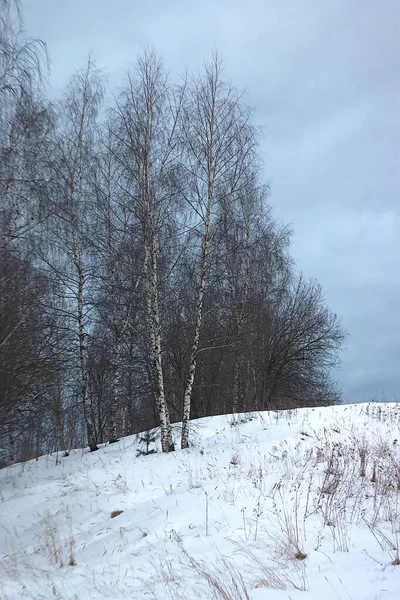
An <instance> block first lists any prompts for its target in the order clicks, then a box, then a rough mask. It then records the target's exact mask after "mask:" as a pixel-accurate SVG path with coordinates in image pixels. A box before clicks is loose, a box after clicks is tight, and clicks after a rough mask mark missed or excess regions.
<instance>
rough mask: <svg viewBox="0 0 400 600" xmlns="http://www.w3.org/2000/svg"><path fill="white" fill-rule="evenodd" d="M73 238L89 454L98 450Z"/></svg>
mask: <svg viewBox="0 0 400 600" xmlns="http://www.w3.org/2000/svg"><path fill="white" fill-rule="evenodd" d="M73 238H74V263H75V267H76V270H77V272H78V303H77V307H78V332H79V358H80V368H81V378H82V401H83V414H84V417H85V423H86V430H87V439H88V445H89V448H90V451H91V452H94V451H95V450H98V447H97V444H96V435H95V431H94V424H93V418H92V406H91V402H90V398H89V388H88V369H87V357H86V335H85V323H84V314H83V287H84V283H85V278H84V274H83V269H82V265H81V262H80V256H79V249H78V242H77V239H76V233H75V231H74V232H73Z"/></svg>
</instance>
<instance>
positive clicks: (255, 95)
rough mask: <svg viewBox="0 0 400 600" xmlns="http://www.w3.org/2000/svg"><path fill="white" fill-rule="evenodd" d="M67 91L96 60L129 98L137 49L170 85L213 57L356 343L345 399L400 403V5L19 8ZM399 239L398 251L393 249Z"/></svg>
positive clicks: (309, 271)
mask: <svg viewBox="0 0 400 600" xmlns="http://www.w3.org/2000/svg"><path fill="white" fill-rule="evenodd" d="M22 1H23V5H24V9H25V26H26V30H27V32H28V33H29V35H30V36H33V37H40V38H42V39H43V40H44V41H46V42H47V44H48V49H49V52H50V56H51V60H52V79H51V81H52V87H53V90H60V89H61V88H62V86H63V85H64V84H65V83H66V82H67V80H68V77H69V75H70V74H71V72H72V71H73V70H74V69H75V68H76V67H77V66H79V65H81V64H82V63H83V62H84V60H85V57H86V56H87V54H88V52H89V51H91V50H92V51H93V55H94V57H95V59H97V64H98V66H99V67H101V68H103V69H104V70H105V72H106V74H107V75H108V78H109V81H110V84H111V85H112V86H117V87H118V86H120V85H121V84H122V80H123V77H124V73H125V71H126V69H127V66H128V64H129V63H132V62H134V61H135V57H136V56H137V53H138V51H139V50H140V48H141V47H146V46H151V47H154V48H155V49H156V50H158V51H159V53H160V54H161V55H162V56H163V57H164V59H165V64H166V66H167V67H170V68H171V72H172V73H173V74H179V73H182V72H183V70H184V68H185V67H187V68H188V70H190V71H193V70H197V68H198V67H200V66H201V65H202V63H203V61H204V59H205V58H207V57H208V56H209V53H210V51H211V50H212V49H213V48H215V47H216V48H218V49H219V50H221V52H222V53H223V56H224V59H225V64H226V74H227V76H228V77H229V78H230V79H232V81H233V83H234V84H235V85H237V86H239V87H245V88H246V99H247V102H248V103H249V104H250V105H251V106H253V107H254V108H255V119H256V121H257V123H258V124H261V125H263V126H264V131H265V136H264V141H263V143H262V153H263V157H264V162H265V176H266V179H267V181H268V182H269V183H270V185H271V204H272V205H273V207H274V210H275V215H276V216H277V217H279V218H280V219H281V220H282V221H283V222H284V223H288V224H290V225H291V226H292V227H293V229H294V232H295V235H294V238H293V246H292V254H293V256H294V258H295V259H296V262H297V266H298V268H299V269H301V270H302V271H303V272H304V273H305V275H306V276H308V277H316V278H317V279H318V280H319V281H320V282H321V284H322V285H323V287H324V289H325V292H326V299H327V303H328V304H329V306H330V307H331V308H332V309H333V310H334V311H336V312H337V313H339V314H340V315H342V317H343V324H344V326H345V327H346V329H347V330H348V331H349V334H350V336H349V338H348V341H347V343H346V345H345V349H344V352H343V355H342V357H343V363H342V366H341V368H340V370H339V371H338V372H337V378H338V380H339V383H340V385H341V387H342V390H343V394H344V397H345V399H346V400H347V401H360V400H366V399H371V398H372V397H373V396H375V397H378V398H381V397H382V393H385V396H386V398H387V399H388V400H393V399H398V400H399V399H400V252H399V241H398V240H399V239H400V194H399V192H400V184H399V179H400V151H399V149H400V0H247V1H246V2H245V1H244V0H241V1H238V0H196V1H195V0H180V1H175V0H140V1H139V0H112V1H110V0H68V1H66V0H22ZM395 236H397V240H396V239H395Z"/></svg>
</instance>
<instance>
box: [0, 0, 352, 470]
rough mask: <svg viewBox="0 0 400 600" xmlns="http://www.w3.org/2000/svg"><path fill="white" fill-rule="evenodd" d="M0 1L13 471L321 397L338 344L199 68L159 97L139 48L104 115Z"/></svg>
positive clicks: (212, 85)
mask: <svg viewBox="0 0 400 600" xmlns="http://www.w3.org/2000/svg"><path fill="white" fill-rule="evenodd" d="M16 8H17V9H18V4H17V5H15V4H14V5H11V4H10V2H9V1H8V0H2V1H1V2H0V11H1V19H0V448H1V449H2V454H3V460H4V461H6V462H8V461H14V460H19V459H24V458H28V457H31V456H34V455H35V454H40V453H42V452H51V451H53V450H55V449H68V448H71V447H76V446H80V445H84V444H85V443H87V444H88V445H89V447H90V449H91V450H95V449H96V448H97V444H99V443H102V442H106V441H109V442H114V441H116V440H117V439H118V438H119V437H120V436H123V435H128V434H131V433H134V432H137V431H141V430H145V429H149V428H151V427H155V426H159V427H160V431H161V445H162V449H163V451H171V450H173V449H174V445H173V440H172V435H171V423H173V422H175V421H182V440H181V445H182V447H187V446H188V444H189V441H190V436H189V421H190V419H191V418H196V417H201V416H205V415H213V414H220V413H236V412H241V411H250V410H268V409H276V408H289V407H297V406H314V405H315V406H316V405H323V404H331V403H335V402H338V401H339V394H338V392H337V390H336V389H335V386H334V383H333V381H332V380H331V378H330V374H329V373H330V368H331V367H332V366H333V365H335V364H336V362H337V359H338V351H339V349H340V345H341V343H342V341H343V337H344V333H343V330H342V328H341V325H340V322H339V320H338V318H337V316H336V315H335V314H333V313H332V312H331V311H330V310H329V309H328V308H327V307H326V305H325V301H324V297H323V293H322V290H321V288H320V286H319V284H318V283H316V282H315V281H306V280H305V279H304V278H303V277H302V276H299V275H298V274H297V273H296V271H295V270H294V268H293V265H292V261H291V258H290V254H289V243H290V232H289V231H288V229H287V228H286V227H283V226H282V225H281V224H280V223H279V222H278V221H277V220H275V219H274V218H273V216H272V214H271V209H270V207H269V205H268V188H267V186H266V185H265V184H263V182H262V176H261V159H260V150H259V146H258V141H259V132H258V131H257V128H256V127H255V126H254V124H253V123H252V120H251V111H250V110H249V108H248V107H247V106H246V104H245V103H244V101H243V98H242V95H241V94H240V92H239V91H238V90H237V89H236V88H235V87H233V86H232V85H231V84H230V83H229V82H227V81H226V80H225V79H224V76H223V72H222V65H221V61H220V58H219V56H218V55H213V56H212V58H211V60H210V61H209V62H208V63H207V64H206V65H205V66H204V68H203V71H202V72H201V73H200V74H198V75H196V76H189V75H188V76H187V77H186V78H185V79H183V80H182V81H180V83H179V84H176V83H174V82H171V81H170V80H169V77H168V76H167V73H166V71H165V69H164V67H163V64H162V61H161V59H160V58H159V57H158V56H157V55H156V54H155V53H153V52H144V53H143V54H142V55H141V56H140V57H139V58H138V60H137V62H136V66H135V68H133V69H132V70H130V71H129V72H128V74H127V78H126V82H125V86H124V88H123V90H122V91H121V92H120V93H119V94H115V98H116V99H115V100H114V101H113V102H112V103H111V106H105V103H104V96H105V88H104V78H103V76H102V74H101V73H100V72H99V71H98V70H97V69H96V67H95V65H94V64H93V63H92V61H91V60H88V61H87V64H86V65H85V67H84V68H83V69H80V70H78V71H77V72H76V73H75V74H74V75H73V77H72V78H71V81H70V84H69V86H68V87H67V89H66V91H65V93H64V95H63V97H62V99H61V100H60V101H58V102H51V101H49V100H48V99H47V98H46V94H45V85H44V82H45V80H46V59H47V57H46V52H45V47H44V46H43V44H42V43H41V42H38V41H27V40H26V39H24V36H23V34H22V32H21V31H20V28H19V24H20V17H21V15H20V13H19V12H18V10H17V11H16V10H15V9H16Z"/></svg>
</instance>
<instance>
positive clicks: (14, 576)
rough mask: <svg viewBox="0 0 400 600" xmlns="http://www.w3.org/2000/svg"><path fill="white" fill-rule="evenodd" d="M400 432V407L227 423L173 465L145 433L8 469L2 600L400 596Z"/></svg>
mask: <svg viewBox="0 0 400 600" xmlns="http://www.w3.org/2000/svg"><path fill="white" fill-rule="evenodd" d="M399 425H400V404H370V405H367V404H358V405H351V406H349V405H347V406H339V407H329V408H320V409H319V408H317V409H301V410H297V411H283V412H279V413H277V412H271V413H259V414H252V415H241V416H238V417H237V419H236V421H233V419H232V417H229V416H223V417H212V418H205V419H200V420H199V421H196V422H195V423H194V428H193V434H192V441H193V445H192V447H191V448H190V449H189V450H184V451H181V450H179V451H176V452H174V453H172V454H169V455H163V454H161V453H157V454H149V455H147V456H139V457H137V456H136V454H137V450H138V448H139V447H141V448H143V447H144V445H143V443H139V442H138V438H137V437H136V436H132V437H129V438H125V439H122V440H121V441H120V442H118V443H117V444H114V445H111V446H109V445H106V446H104V447H101V449H100V450H99V451H98V452H95V453H93V454H91V453H89V452H87V451H86V450H84V451H80V450H75V451H73V452H71V454H70V456H68V457H63V456H62V454H59V455H58V456H57V455H55V454H54V455H52V456H43V457H42V458H40V459H39V460H38V461H30V462H28V463H25V464H18V465H14V466H12V467H9V468H6V469H3V470H1V471H0V526H1V527H0V560H1V567H0V568H1V571H0V598H1V600H17V599H20V598H27V599H34V600H40V599H50V598H52V599H59V600H73V599H77V600H97V599H113V600H120V599H121V600H123V599H126V598H129V599H131V600H142V599H143V600H144V599H154V600H156V599H157V600H163V599H168V600H179V599H185V600H192V599H193V600H195V599H197V598H200V599H212V598H215V599H222V600H242V599H243V600H245V599H252V600H262V599H270V600H275V599H276V600H283V599H292V600H298V599H300V598H304V600H311V599H312V600H331V599H332V600H337V599H340V600H342V599H343V600H348V599H351V600H378V599H379V600H381V599H382V600H383V599H385V600H386V599H387V600H393V599H396V598H398V599H400V565H398V564H396V563H399V562H400V561H399V542H400V433H399ZM176 434H177V437H178V436H179V430H178V429H177V430H176ZM114 511H122V512H121V513H120V514H118V515H117V516H112V514H113V513H114V514H115V512H114Z"/></svg>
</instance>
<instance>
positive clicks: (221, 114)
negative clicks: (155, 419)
mask: <svg viewBox="0 0 400 600" xmlns="http://www.w3.org/2000/svg"><path fill="white" fill-rule="evenodd" d="M184 143H185V148H186V165H185V167H186V171H187V175H188V179H189V184H188V192H187V194H186V201H187V203H188V204H189V206H190V208H191V209H192V211H193V220H197V221H198V227H197V230H198V235H199V238H200V240H201V242H200V244H201V249H200V257H199V262H198V284H197V300H196V308H195V315H194V323H193V338H192V339H193V341H192V346H191V352H190V357H189V370H188V375H187V381H186V386H185V391H184V398H183V413H182V437H181V447H182V448H187V447H188V445H189V419H190V405H191V398H192V391H193V384H194V380H195V374H196V364H197V355H198V351H199V342H200V333H201V327H202V322H203V308H204V295H205V290H206V284H207V274H208V269H209V264H210V256H211V252H212V240H213V235H214V233H215V229H216V227H217V224H218V223H219V220H220V216H221V203H222V202H223V201H229V198H230V197H231V196H232V195H233V194H235V193H236V192H237V191H238V190H240V189H241V188H242V187H243V186H244V185H245V184H246V181H247V178H248V169H247V167H248V165H249V162H250V161H251V158H252V156H253V150H254V144H255V132H254V130H253V129H252V127H251V126H250V124H249V110H248V108H247V107H246V106H245V105H244V104H243V103H242V101H241V97H240V94H239V93H238V92H237V91H236V90H235V89H234V88H233V87H232V86H231V85H230V84H229V83H226V82H224V81H223V79H222V63H221V59H220V57H219V56H218V54H216V55H215V56H213V58H212V60H211V62H210V63H209V64H207V65H206V66H205V70H204V74H203V75H202V76H200V77H199V78H198V79H197V80H195V81H194V83H193V85H192V87H191V89H190V95H189V103H188V105H187V109H186V115H185V124H184Z"/></svg>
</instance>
